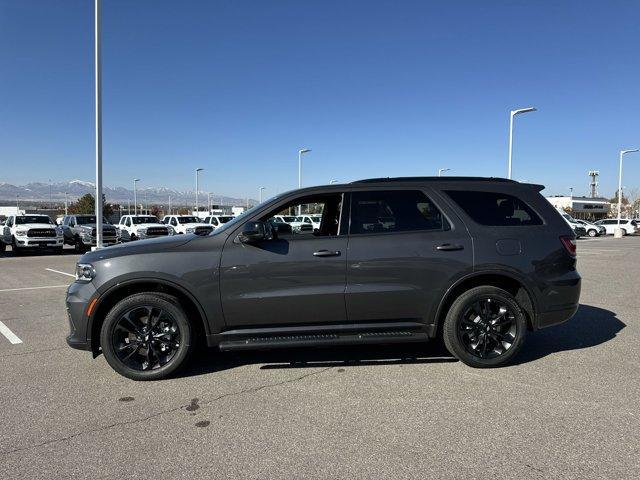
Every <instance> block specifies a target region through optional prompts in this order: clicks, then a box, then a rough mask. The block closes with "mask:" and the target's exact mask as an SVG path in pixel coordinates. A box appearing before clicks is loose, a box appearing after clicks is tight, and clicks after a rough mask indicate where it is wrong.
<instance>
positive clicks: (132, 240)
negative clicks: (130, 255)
mask: <svg viewBox="0 0 640 480" xmlns="http://www.w3.org/2000/svg"><path fill="white" fill-rule="evenodd" d="M137 239H138V237H136V236H135V235H134V234H133V233H132V234H131V235H130V236H129V241H130V242H135V241H136V240H137Z"/></svg>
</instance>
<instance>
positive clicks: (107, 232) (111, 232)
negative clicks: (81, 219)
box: [91, 228, 116, 237]
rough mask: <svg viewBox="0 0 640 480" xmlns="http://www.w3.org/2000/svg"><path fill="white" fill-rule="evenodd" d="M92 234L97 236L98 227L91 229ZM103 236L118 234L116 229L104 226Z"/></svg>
mask: <svg viewBox="0 0 640 480" xmlns="http://www.w3.org/2000/svg"><path fill="white" fill-rule="evenodd" d="M91 236H92V237H95V236H96V229H95V228H94V229H92V230H91ZM102 236H104V237H115V236H116V231H115V229H113V228H102Z"/></svg>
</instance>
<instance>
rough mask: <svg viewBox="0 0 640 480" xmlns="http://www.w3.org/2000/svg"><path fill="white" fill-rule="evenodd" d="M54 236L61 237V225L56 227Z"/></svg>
mask: <svg viewBox="0 0 640 480" xmlns="http://www.w3.org/2000/svg"><path fill="white" fill-rule="evenodd" d="M56 236H57V237H61V236H62V228H61V227H56Z"/></svg>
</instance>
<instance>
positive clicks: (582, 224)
mask: <svg viewBox="0 0 640 480" xmlns="http://www.w3.org/2000/svg"><path fill="white" fill-rule="evenodd" d="M560 215H562V218H564V219H565V221H566V222H567V223H568V224H569V226H570V227H571V228H572V229H573V233H575V234H576V238H580V237H586V236H589V237H598V236H600V235H613V234H614V233H615V231H616V229H617V228H621V229H622V233H623V235H633V234H634V233H636V230H637V228H638V224H637V221H636V220H628V219H620V220H618V219H617V218H607V219H604V220H598V221H597V222H590V221H588V220H579V219H576V218H573V217H572V216H571V215H569V214H568V213H564V212H560Z"/></svg>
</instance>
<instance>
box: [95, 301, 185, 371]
mask: <svg viewBox="0 0 640 480" xmlns="http://www.w3.org/2000/svg"><path fill="white" fill-rule="evenodd" d="M192 343H193V329H192V327H191V325H190V323H189V320H188V319H187V316H186V314H185V312H184V309H183V308H182V307H181V305H180V303H179V302H178V300H177V299H175V298H174V297H172V296H169V295H164V294H157V293H139V294H135V295H131V296H130V297H127V298H125V299H123V300H121V301H120V302H118V303H117V304H116V305H115V306H114V307H113V308H112V309H111V311H110V312H109V313H108V314H107V316H106V318H105V320H104V323H103V325H102V329H101V332H100V346H101V347H102V351H103V353H104V356H105V359H106V360H107V362H109V365H111V367H112V368H113V369H114V370H115V371H116V372H118V373H120V374H121V375H123V376H125V377H127V378H130V379H132V380H159V379H161V378H165V377H167V376H169V375H171V374H173V373H175V372H176V371H178V370H179V369H180V368H182V367H183V366H184V365H185V364H186V363H187V361H188V359H189V355H190V353H191V350H192V346H191V345H192Z"/></svg>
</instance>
